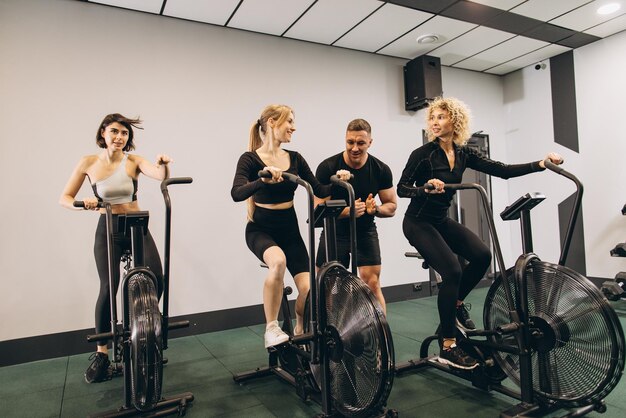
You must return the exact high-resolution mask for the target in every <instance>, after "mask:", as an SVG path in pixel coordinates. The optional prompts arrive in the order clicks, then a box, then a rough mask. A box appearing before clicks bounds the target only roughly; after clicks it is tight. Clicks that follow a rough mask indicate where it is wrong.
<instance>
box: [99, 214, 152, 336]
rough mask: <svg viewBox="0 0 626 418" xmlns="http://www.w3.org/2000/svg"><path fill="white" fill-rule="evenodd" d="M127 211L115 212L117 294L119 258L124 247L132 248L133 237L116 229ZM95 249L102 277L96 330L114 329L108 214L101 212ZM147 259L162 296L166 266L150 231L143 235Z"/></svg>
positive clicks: (114, 254) (115, 276)
mask: <svg viewBox="0 0 626 418" xmlns="http://www.w3.org/2000/svg"><path fill="white" fill-rule="evenodd" d="M123 219H124V215H113V225H112V228H113V231H114V234H113V260H115V261H116V262H117V263H118V264H117V265H115V266H114V267H117V268H113V280H114V283H115V294H117V288H118V287H119V283H120V269H119V263H120V258H121V257H122V255H123V254H124V251H126V250H129V251H130V249H131V246H130V237H128V238H127V237H124V235H123V233H117V232H115V231H118V225H120V224H122V225H123ZM93 253H94V256H95V258H96V267H97V268H98V276H99V277H100V293H99V294H98V301H97V302H96V333H97V334H100V333H102V332H109V331H111V307H110V306H111V305H110V302H109V300H110V299H109V295H110V293H109V252H108V248H107V229H106V216H105V215H101V216H100V220H99V221H98V227H97V228H96V239H95V242H94V245H93ZM144 261H145V264H146V266H148V267H150V270H151V271H152V272H153V273H154V275H155V276H156V278H157V293H158V297H159V299H160V298H161V294H162V293H163V267H162V266H161V258H160V257H159V252H158V251H157V248H156V244H155V243H154V239H153V238H152V235H151V234H150V231H148V233H147V234H146V235H145V236H144Z"/></svg>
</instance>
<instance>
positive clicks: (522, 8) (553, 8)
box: [511, 0, 589, 22]
mask: <svg viewBox="0 0 626 418" xmlns="http://www.w3.org/2000/svg"><path fill="white" fill-rule="evenodd" d="M585 3H589V0H550V1H546V0H528V1H527V2H525V3H523V4H520V5H519V6H517V7H515V8H514V9H513V10H511V12H513V13H517V14H519V15H524V16H528V17H532V18H533V19H537V20H543V21H544V22H547V21H549V20H552V19H554V18H555V17H558V16H561V15H562V14H565V13H568V12H569V11H571V10H573V9H576V8H577V7H580V6H582V5H583V4H585Z"/></svg>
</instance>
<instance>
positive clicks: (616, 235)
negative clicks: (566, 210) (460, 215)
mask: <svg viewBox="0 0 626 418" xmlns="http://www.w3.org/2000/svg"><path fill="white" fill-rule="evenodd" d="M625 45H626V32H622V33H619V34H616V35H613V36H611V37H609V38H606V39H603V40H601V41H598V42H595V43H593V44H590V45H587V46H585V47H582V48H580V49H577V50H575V51H574V71H575V80H576V106H577V114H578V137H579V138H578V140H579V152H578V153H576V152H574V151H572V150H570V149H568V148H566V147H563V146H561V145H559V144H556V143H555V142H553V141H554V132H553V128H552V101H551V90H550V67H549V62H547V64H548V67H547V68H546V69H545V70H535V69H534V68H533V66H530V67H528V68H525V69H523V70H521V71H517V72H515V73H513V74H510V75H508V76H506V77H505V83H504V85H505V89H504V109H505V114H506V143H507V151H506V154H507V155H508V160H509V161H525V160H528V159H531V158H535V157H536V156H537V154H538V153H539V154H540V155H542V153H545V152H547V151H550V150H554V151H556V152H559V153H561V154H562V155H563V156H564V157H565V160H566V163H565V166H564V167H565V168H566V169H567V170H568V171H570V172H572V173H574V174H575V175H576V176H577V177H579V178H580V180H581V181H582V183H583V185H584V186H585V191H584V197H583V216H584V218H583V223H584V234H585V256H586V260H585V261H586V267H587V275H588V276H590V277H604V278H613V277H615V274H616V273H617V272H619V271H624V270H626V260H625V259H624V258H616V257H610V256H609V250H610V249H612V248H613V247H614V246H615V244H617V243H618V242H624V241H626V218H625V217H624V216H622V215H621V213H620V210H621V208H622V206H623V205H624V203H626V186H624V179H625V178H626V162H625V160H624V158H625V156H626V138H625V136H624V133H623V129H622V126H621V125H622V123H621V122H622V120H623V118H624V116H623V112H624V110H623V97H622V96H623V93H624V92H625V91H626V81H625V79H624V76H623V69H624V67H626V56H625V55H624V54H622V53H616V51H620V52H621V51H623V50H624V48H625ZM508 183H509V193H508V200H509V201H513V200H514V199H516V198H517V197H519V196H521V195H522V194H524V193H527V192H529V191H540V192H543V193H544V194H545V195H546V197H547V199H546V201H544V202H543V203H542V204H540V205H539V206H537V208H536V209H534V210H533V212H532V214H533V218H532V224H533V232H534V233H535V237H537V235H538V236H539V237H540V238H535V239H534V240H533V242H534V247H535V248H534V249H535V252H536V253H537V254H538V255H539V257H540V258H542V259H544V260H546V261H553V262H556V261H558V259H559V253H560V246H559V241H558V240H556V239H554V238H553V237H558V236H559V228H558V209H557V205H558V203H560V202H561V201H562V200H564V199H565V198H567V197H568V196H570V195H571V194H572V193H574V191H575V187H574V185H573V183H571V182H570V181H568V180H566V179H564V178H562V177H559V176H556V175H555V174H553V173H551V172H546V173H540V174H535V175H532V176H528V177H525V178H523V179H514V180H510V181H509V182H508ZM494 207H497V206H494ZM510 229H511V237H512V239H511V247H512V248H513V249H514V250H513V252H514V253H515V251H519V248H521V240H520V233H519V226H518V224H515V223H512V224H511V225H510ZM544 236H545V237H549V239H543V238H541V237H544Z"/></svg>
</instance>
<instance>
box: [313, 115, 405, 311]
mask: <svg viewBox="0 0 626 418" xmlns="http://www.w3.org/2000/svg"><path fill="white" fill-rule="evenodd" d="M372 141H373V139H372V128H371V126H370V124H369V123H368V122H367V121H366V120H364V119H355V120H353V121H351V122H350V123H349V124H348V128H347V130H346V149H345V151H343V152H341V153H339V154H336V155H333V156H332V157H329V158H327V159H326V160H324V161H322V163H321V164H320V165H319V166H318V167H317V171H316V173H315V176H316V177H317V179H318V180H319V181H320V182H321V183H322V184H329V183H330V177H331V176H332V175H333V174H335V173H337V170H348V171H349V172H350V173H351V174H352V175H353V176H354V177H353V178H352V180H350V181H349V183H350V184H351V185H352V187H353V188H354V193H355V198H356V202H355V209H356V211H355V212H356V217H357V219H356V229H357V252H358V253H357V265H358V267H359V276H360V277H361V279H363V281H364V282H365V283H367V285H368V286H369V288H370V289H371V290H372V293H374V295H375V296H376V299H378V301H379V302H380V304H381V306H382V308H383V311H384V312H386V306H385V298H384V297H383V293H382V290H381V287H380V271H381V257H380V245H379V243H378V232H377V230H376V223H375V222H374V218H375V217H378V218H389V217H391V216H393V215H394V214H395V213H396V206H397V198H396V192H395V188H394V185H393V179H392V174H391V169H390V168H389V166H387V164H385V163H383V162H382V161H380V160H379V159H378V158H376V157H374V156H373V155H371V154H369V153H368V149H369V147H370V146H371V145H372ZM376 195H378V197H379V199H380V202H381V203H380V205H379V204H378V203H377V202H376ZM330 198H331V199H345V201H346V202H348V193H347V191H346V190H345V189H344V188H341V187H338V186H333V188H332V191H331V197H330ZM349 216H350V209H349V208H347V207H346V208H345V209H344V210H343V212H342V213H341V214H340V215H339V219H338V220H337V259H338V260H339V261H340V262H341V263H342V264H343V265H344V266H345V267H346V268H349V261H350V223H349ZM325 254H326V246H325V242H324V233H322V236H321V238H320V245H319V247H318V250H317V258H316V265H317V267H321V266H322V264H324V262H325V261H326V255H325Z"/></svg>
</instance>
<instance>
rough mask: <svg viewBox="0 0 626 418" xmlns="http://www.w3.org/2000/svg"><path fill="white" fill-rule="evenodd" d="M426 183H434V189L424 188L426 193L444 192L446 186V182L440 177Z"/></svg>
mask: <svg viewBox="0 0 626 418" xmlns="http://www.w3.org/2000/svg"><path fill="white" fill-rule="evenodd" d="M426 184H432V185H433V187H434V189H428V188H424V191H425V192H426V193H432V194H441V193H443V192H444V190H443V189H444V187H445V185H446V184H445V183H444V182H443V181H441V180H439V179H430V180H428V181H427V182H426Z"/></svg>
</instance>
